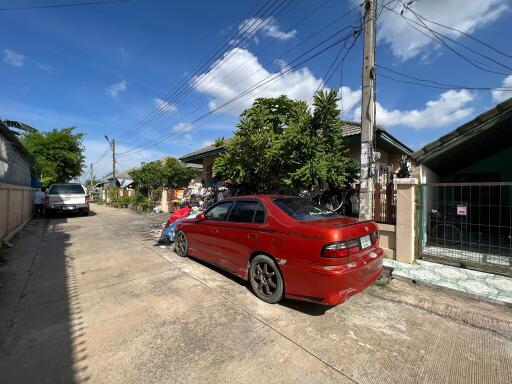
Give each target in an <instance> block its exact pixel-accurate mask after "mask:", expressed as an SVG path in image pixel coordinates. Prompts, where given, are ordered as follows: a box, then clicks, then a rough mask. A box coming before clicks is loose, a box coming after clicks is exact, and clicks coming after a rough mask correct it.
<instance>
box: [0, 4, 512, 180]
mask: <svg viewBox="0 0 512 384" xmlns="http://www.w3.org/2000/svg"><path fill="white" fill-rule="evenodd" d="M80 1H81V0H75V1H72V2H80ZM280 1H282V0H280ZM58 3H59V2H58V1H56V0H45V1H43V0H41V1H28V0H27V1H25V0H24V1H21V0H20V1H8V0H4V1H0V8H4V7H9V6H20V5H40V4H58ZM264 3H265V1H263V0H253V1H224V0H218V1H216V2H210V1H187V2H183V1H179V2H171V1H164V0H147V1H144V0H131V1H128V2H124V3H116V4H109V5H101V6H88V7H74V8H58V9H39V10H27V11H11V12H0V18H1V19H2V26H3V30H4V32H3V33H2V39H1V40H0V57H1V61H0V81H1V84H2V87H1V89H0V117H1V118H3V119H12V120H19V121H23V122H26V123H28V124H30V125H32V126H34V127H37V128H39V129H42V130H48V129H52V128H62V127H66V126H76V127H77V129H78V130H79V131H82V132H85V133H86V138H85V146H86V154H87V163H90V162H96V163H97V164H96V174H97V175H100V176H101V175H103V174H104V173H105V172H106V171H107V170H108V169H109V168H110V167H111V165H110V163H109V162H108V157H106V158H104V159H103V160H101V161H100V162H97V160H98V159H100V158H101V157H102V155H103V154H104V153H105V150H106V149H107V143H106V141H105V139H104V138H103V136H104V135H105V134H106V135H108V136H109V137H120V136H121V135H122V134H123V132H126V131H127V130H128V129H131V128H133V127H134V126H136V124H137V122H139V121H141V119H142V118H143V117H144V116H145V115H146V114H147V113H148V112H150V111H151V110H153V108H155V111H158V110H161V114H162V116H161V118H160V119H158V120H157V121H155V122H154V123H153V124H150V125H147V126H145V127H144V129H143V130H142V131H141V130H140V129H139V130H137V134H136V135H133V136H130V137H129V138H126V139H125V140H119V144H118V152H119V153H122V152H126V151H132V152H129V153H127V154H124V155H120V157H119V163H118V169H126V168H130V167H132V166H134V165H136V164H138V163H140V161H148V160H153V159H156V158H158V157H161V156H164V155H171V156H180V155H183V154H185V153H188V152H191V151H193V150H195V149H197V148H200V147H201V146H204V145H206V144H208V143H210V142H212V141H213V140H214V139H215V138H216V137H219V136H225V137H228V136H230V135H231V133H232V131H233V129H234V126H235V124H236V122H237V121H238V114H239V113H240V112H241V111H242V110H243V108H244V107H246V106H247V105H249V104H250V102H251V100H252V99H253V98H254V97H256V96H257V97H262V96H277V95H280V94H287V95H289V96H290V97H294V98H300V99H310V98H311V95H312V94H313V92H314V91H315V89H317V87H318V85H319V83H320V79H321V78H322V77H323V76H324V74H325V72H326V71H327V69H328V67H329V66H330V65H331V63H332V61H333V59H334V55H336V54H337V53H338V51H337V50H336V49H332V50H330V51H328V52H326V53H325V54H323V55H321V56H319V57H317V58H315V59H314V60H312V61H310V62H308V63H306V64H305V66H304V67H300V68H297V69H294V70H292V71H290V72H288V73H287V74H286V75H285V76H282V77H280V78H278V79H276V80H275V81H273V82H271V83H269V84H268V86H266V87H264V88H262V89H261V90H260V92H259V93H258V94H249V95H247V96H246V97H244V98H242V99H240V100H239V101H237V102H236V103H232V104H230V105H229V106H226V107H225V108H223V109H220V110H219V111H217V112H215V113H213V114H211V115H209V116H208V117H207V118H205V119H203V120H201V121H200V122H198V123H196V124H194V125H190V123H191V122H192V121H194V120H195V119H196V118H198V117H199V116H201V115H203V114H205V113H207V112H208V111H210V110H211V109H213V108H215V107H217V106H219V105H222V104H223V103H224V102H225V101H227V100H229V99H231V98H232V97H233V96H236V95H237V94H239V93H240V92H242V91H244V90H245V89H247V87H249V86H251V85H253V84H254V83H255V82H257V81H259V80H261V79H264V78H265V77H266V76H268V75H270V74H272V73H278V72H279V71H283V68H284V70H286V68H288V67H287V63H289V62H290V61H291V60H292V59H294V58H295V57H297V56H298V55H300V54H301V53H302V52H305V51H306V50H307V49H309V48H310V47H311V46H313V45H314V43H315V42H319V41H321V40H322V39H323V38H326V37H327V36H329V35H330V34H332V33H334V32H335V31H336V30H339V29H341V28H342V27H345V26H347V25H350V24H352V23H354V22H355V20H356V18H357V17H358V15H359V14H358V11H357V10H354V11H353V12H352V13H350V14H349V15H348V16H347V17H345V18H343V19H341V20H339V21H337V22H336V23H334V24H333V26H332V27H330V28H327V29H325V30H324V31H323V32H322V33H320V34H319V35H317V36H316V37H315V38H313V39H311V40H310V41H309V42H308V44H304V45H303V46H299V47H297V48H296V49H295V50H293V51H291V52H290V53H288V54H286V55H284V56H283V53H284V52H285V51H287V50H290V49H291V48H292V47H294V46H295V45H297V44H299V43H300V42H301V41H304V40H305V39H307V38H308V37H309V36H310V35H312V34H313V33H315V32H316V31H318V30H320V29H321V28H322V27H323V26H324V25H327V24H328V23H330V22H331V21H333V20H334V19H335V18H336V17H339V16H341V15H342V14H343V13H345V12H347V11H348V10H350V9H351V8H353V7H354V4H357V3H358V2H357V1H337V0H330V1H324V0H315V1H308V0H292V1H289V2H288V3H287V4H283V9H282V11H281V13H279V14H278V15H277V16H276V17H275V18H273V19H270V20H266V19H265V20H264V22H263V23H261V24H260V25H262V26H263V25H264V26H265V27H264V28H260V29H259V30H257V31H255V33H253V34H251V39H250V40H249V42H248V43H247V44H242V45H240V44H239V42H236V41H232V42H231V43H230V44H229V45H228V46H227V47H226V48H227V49H226V52H225V55H227V57H228V58H229V60H226V61H225V62H223V65H222V66H219V67H218V68H216V69H214V70H210V68H206V69H205V70H204V71H201V72H200V76H202V77H199V80H200V81H198V82H199V85H197V86H195V87H193V89H191V92H190V93H189V94H188V95H187V97H185V98H183V99H182V100H180V101H179V102H177V103H174V104H166V103H163V102H162V101H161V99H162V98H163V97H164V96H165V95H166V94H167V93H168V92H169V91H170V90H172V89H173V88H174V87H175V86H176V85H177V84H179V83H181V82H182V81H184V80H187V78H188V76H190V74H191V73H193V72H194V70H195V69H196V68H197V66H198V65H199V64H200V63H202V62H204V60H205V58H206V57H208V55H209V54H211V53H212V52H213V51H214V50H215V49H216V48H218V47H219V46H220V45H221V44H223V43H224V42H225V41H227V40H229V37H230V36H231V35H232V34H233V33H234V32H235V31H237V30H239V29H240V28H244V25H248V24H247V23H251V22H252V23H253V24H252V25H256V24H254V20H252V21H251V20H250V17H251V16H253V15H254V13H255V11H256V10H257V9H258V8H260V7H261V6H263V4H264ZM324 3H325V4H324ZM321 4H324V5H322V7H321V8H320V9H318V10H317V11H316V12H315V13H314V14H312V15H311V16H310V17H308V18H307V19H305V20H304V21H302V22H301V23H300V24H298V25H297V23H298V22H299V21H300V20H301V19H302V18H303V17H305V16H306V15H308V14H309V13H310V12H311V11H312V10H313V9H315V8H316V7H318V6H320V5H321ZM390 5H391V6H393V5H395V2H393V3H391V4H390ZM396 9H397V11H400V10H401V7H397V8H396ZM411 9H412V10H414V11H415V12H417V13H418V14H421V15H423V16H425V17H427V18H428V19H431V20H434V21H438V22H440V23H442V24H445V25H449V26H452V27H456V28H458V29H462V30H464V31H466V32H469V33H471V34H473V35H474V36H476V37H477V38H479V39H481V40H483V41H485V42H488V43H490V44H492V46H494V47H496V48H499V49H502V50H503V51H505V52H506V53H508V54H512V49H510V43H509V36H511V35H512V23H510V18H511V16H512V4H511V3H510V1H508V0H472V1H465V0H444V1H442V2H441V1H426V0H423V1H421V0H418V1H416V2H414V3H413V4H412V5H411ZM404 15H405V16H406V17H409V18H410V19H411V20H415V21H416V22H417V19H415V18H414V15H413V14H412V13H411V12H410V11H407V10H406V11H405V13H404ZM244 20H245V21H246V24H244ZM247 20H249V21H247ZM431 27H434V26H433V25H431ZM436 29H437V30H439V31H440V32H442V33H445V34H447V36H449V37H450V38H452V39H453V40H454V41H457V42H460V43H463V44H466V45H468V46H470V47H472V48H473V49H475V50H477V51H478V52H482V53H485V54H486V55H488V56H490V57H492V58H493V59H495V60H496V61H499V62H500V63H502V64H504V65H506V66H510V67H512V59H510V57H505V56H503V55H500V54H498V53H496V52H495V51H492V50H489V49H487V48H485V47H483V46H482V45H478V44H475V42H474V41H471V40H469V39H467V38H463V37H461V36H460V34H457V33H455V32H453V31H449V30H446V29H442V28H440V27H437V28H436ZM6 31H7V32H6ZM458 49H460V47H458ZM507 50H509V51H508V52H507ZM462 52H464V55H465V56H466V55H467V56H470V57H472V58H474V59H476V60H478V61H479V62H484V61H485V59H483V58H482V57H477V56H474V54H472V53H471V52H469V51H467V50H462ZM471 55H473V56H471ZM361 59H362V45H361V41H357V43H356V44H355V46H354V47H353V49H352V51H351V52H350V54H349V56H348V57H347V59H346V60H345V63H344V66H343V69H344V70H343V83H341V76H340V71H337V72H336V73H335V74H334V75H333V77H332V78H331V80H330V81H329V82H328V83H327V84H326V87H330V88H340V86H343V87H344V88H343V95H344V117H345V118H347V119H357V118H358V116H359V114H360V112H359V98H360V88H361ZM377 62H378V64H380V65H382V66H385V67H388V68H390V69H393V70H395V71H399V72H403V73H406V74H410V75H413V76H416V77H420V78H427V79H432V80H435V81H439V82H445V83H450V84H461V85H464V86H474V87H475V86H476V87H499V86H502V85H504V86H508V87H512V76H507V75H508V74H509V73H512V70H508V69H506V68H505V67H503V66H500V65H498V64H496V63H489V62H488V61H485V65H486V68H491V67H492V68H493V70H496V71H497V72H502V73H501V74H495V73H488V72H484V71H482V70H480V69H477V68H475V67H473V66H471V65H470V64H468V63H467V62H465V61H463V60H462V59H461V58H460V57H458V56H456V55H455V54H453V53H452V52H450V51H449V50H447V49H446V48H445V47H443V46H441V45H440V44H439V43H435V42H433V41H431V40H429V39H428V38H427V37H426V36H425V35H424V34H421V33H420V32H418V31H416V30H414V29H412V28H411V27H410V22H409V24H407V21H406V20H404V19H403V18H401V17H400V16H398V15H396V14H393V13H391V12H389V11H387V10H384V12H382V15H381V17H380V19H379V24H378V50H377ZM379 73H382V74H386V75H390V76H394V77H397V76H396V75H393V74H392V73H389V72H384V71H381V70H379ZM507 96H512V94H511V93H509V92H499V91H494V92H493V91H490V90H451V91H450V90H445V89H432V88H424V87H418V86H413V85H407V84H401V83H396V82H393V81H390V80H388V79H385V78H383V77H378V81H377V97H378V103H379V104H378V109H377V112H378V115H377V116H378V117H377V119H378V122H379V123H380V124H382V125H384V126H385V127H386V128H387V129H388V130H389V131H390V132H391V133H392V134H393V135H395V136H396V137H397V138H399V139H400V140H402V141H403V142H404V143H406V144H407V145H409V146H410V147H412V148H414V149H417V148H419V147H420V146H422V145H425V144H426V143H428V142H430V141H432V140H435V139H436V138H438V137H439V136H440V135H442V134H444V133H446V132H448V131H450V130H452V129H453V128H455V127H457V126H458V125H460V124H462V123H464V122H465V121H468V120H470V119H471V118H472V117H474V116H476V115H477V114H479V113H481V112H483V111H485V110H486V109H487V108H489V107H491V106H493V105H495V104H496V103H497V102H498V101H500V100H503V99H504V98H506V97H507ZM158 108H160V109H158ZM173 131H179V133H176V134H175V135H173V136H172V137H170V138H168V139H167V140H163V141H162V142H160V143H158V145H155V146H151V147H149V148H147V149H144V150H140V151H139V150H138V148H140V147H144V146H146V145H150V144H152V143H153V142H154V140H155V139H157V138H159V137H161V136H162V135H164V134H166V133H167V134H170V133H172V132H173Z"/></svg>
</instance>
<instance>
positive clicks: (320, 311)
mask: <svg viewBox="0 0 512 384" xmlns="http://www.w3.org/2000/svg"><path fill="white" fill-rule="evenodd" d="M189 258H190V259H191V260H194V262H196V263H199V264H201V265H203V266H205V267H207V268H210V269H211V270H213V271H215V272H217V273H219V274H221V275H222V276H224V277H226V278H228V279H230V280H231V281H233V282H235V283H237V284H238V285H241V286H244V287H245V288H247V289H248V290H249V291H251V287H250V285H249V283H248V282H247V281H245V280H243V279H241V278H240V277H238V276H236V275H233V274H231V273H229V272H228V271H226V270H225V269H222V268H220V267H218V266H216V265H213V264H208V263H207V262H205V261H202V260H199V259H196V258H194V257H189ZM251 294H252V291H251ZM269 305H272V304H269ZM278 305H282V306H283V307H287V308H290V309H293V310H295V311H298V312H302V313H304V314H306V315H310V316H322V315H324V314H325V312H327V311H328V310H329V309H331V308H332V306H327V305H321V304H315V303H308V302H305V301H297V300H290V299H284V300H282V301H281V302H279V303H278Z"/></svg>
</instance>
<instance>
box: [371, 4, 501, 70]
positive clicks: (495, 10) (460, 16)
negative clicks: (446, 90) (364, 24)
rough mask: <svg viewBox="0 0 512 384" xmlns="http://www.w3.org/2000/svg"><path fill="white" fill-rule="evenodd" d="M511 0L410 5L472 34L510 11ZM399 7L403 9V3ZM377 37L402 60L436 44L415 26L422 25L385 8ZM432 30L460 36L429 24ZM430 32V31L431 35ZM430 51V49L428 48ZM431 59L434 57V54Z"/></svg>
mask: <svg viewBox="0 0 512 384" xmlns="http://www.w3.org/2000/svg"><path fill="white" fill-rule="evenodd" d="M507 3H508V0H478V1H477V0H475V1H467V0H443V1H415V2H414V3H412V5H410V8H411V9H412V10H414V12H416V13H418V14H419V15H421V16H423V17H425V18H427V19H430V20H433V21H436V22H438V23H440V24H443V25H447V26H449V27H452V28H456V29H459V30H461V31H463V32H466V33H472V32H474V31H475V30H476V29H478V28H481V27H483V26H485V25H487V24H489V23H492V22H493V21H495V20H496V19H498V18H499V17H500V16H501V15H502V14H503V13H505V12H506V11H507V10H509V6H508V4H507ZM393 4H397V5H399V6H397V7H396V8H395V9H396V11H397V12H400V11H401V10H402V8H401V7H402V6H401V5H400V3H398V2H397V3H393ZM404 16H405V17H407V18H409V19H411V20H414V21H415V22H419V21H418V19H416V17H415V16H414V14H412V13H411V12H410V11H407V10H405V12H404ZM379 24H380V25H379V28H378V32H377V40H378V41H379V42H383V43H385V44H387V45H389V47H390V48H391V51H392V52H393V55H394V56H396V57H397V58H399V59H400V60H402V61H405V60H408V59H411V58H413V57H415V56H417V55H419V54H420V53H423V54H424V52H425V51H426V50H427V49H431V48H432V45H434V44H436V43H435V42H433V41H432V40H431V39H430V38H429V37H427V36H425V35H424V34H422V33H421V32H419V31H417V30H415V29H414V28H413V27H411V25H413V26H414V27H416V28H419V29H421V30H423V29H422V28H420V27H419V26H418V25H416V24H413V23H411V22H410V21H409V22H406V20H404V19H400V16H398V15H396V14H394V13H393V12H390V11H387V10H384V12H383V13H382V15H381V18H380V23H379ZM425 24H427V25H428V26H429V27H430V28H431V29H433V30H436V31H439V32H441V33H443V34H445V35H448V36H450V37H451V38H457V37H460V34H458V33H457V32H455V31H451V30H448V29H445V28H442V27H440V26H437V25H434V24H431V23H428V22H426V21H425ZM428 34H429V33H428V32H427V35H428ZM427 52H428V51H427ZM427 59H431V57H430V55H428V56H427Z"/></svg>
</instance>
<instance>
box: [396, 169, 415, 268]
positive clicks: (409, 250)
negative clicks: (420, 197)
mask: <svg viewBox="0 0 512 384" xmlns="http://www.w3.org/2000/svg"><path fill="white" fill-rule="evenodd" d="M394 183H395V185H396V260H397V261H401V262H403V263H408V264H412V263H413V262H414V250H415V240H414V234H415V220H414V217H415V213H416V209H415V188H416V185H417V184H418V180H417V179H412V178H411V179H395V180H394Z"/></svg>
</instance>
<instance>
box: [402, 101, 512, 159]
mask: <svg viewBox="0 0 512 384" xmlns="http://www.w3.org/2000/svg"><path fill="white" fill-rule="evenodd" d="M510 113H512V97H511V98H509V99H507V100H505V101H503V102H502V103H500V104H497V105H496V106H495V107H493V108H491V109H489V110H487V111H485V112H483V113H481V114H480V115H478V116H477V117H475V118H474V119H473V120H471V121H469V122H467V123H464V124H462V125H461V126H459V127H458V128H456V129H454V130H453V131H451V132H449V133H447V134H446V135H443V136H441V137H440V138H439V139H437V140H434V141H433V142H431V143H429V144H427V145H425V146H424V147H423V148H421V149H419V150H418V151H416V152H414V153H413V155H412V157H413V158H414V159H415V160H416V162H417V163H419V164H421V163H423V162H424V161H426V160H427V159H430V158H433V157H435V156H437V155H438V154H440V153H442V152H444V151H446V150H448V149H449V148H453V147H454V146H456V145H458V144H460V143H462V142H464V141H465V140H466V139H468V138H469V137H473V136H475V135H477V134H479V133H481V132H484V131H485V130H487V129H489V128H492V127H493V126H494V122H493V120H499V119H500V118H502V117H507V116H509V114H510Z"/></svg>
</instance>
